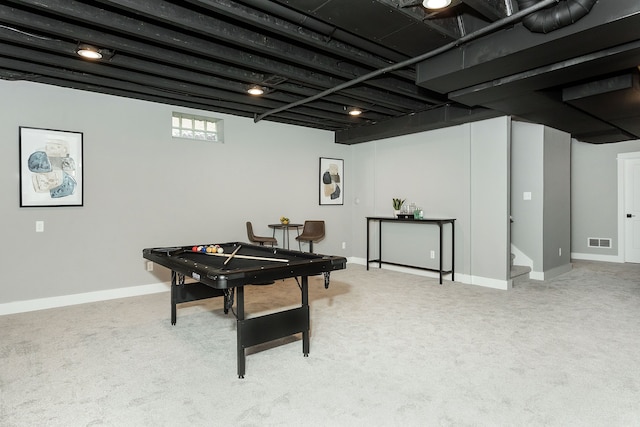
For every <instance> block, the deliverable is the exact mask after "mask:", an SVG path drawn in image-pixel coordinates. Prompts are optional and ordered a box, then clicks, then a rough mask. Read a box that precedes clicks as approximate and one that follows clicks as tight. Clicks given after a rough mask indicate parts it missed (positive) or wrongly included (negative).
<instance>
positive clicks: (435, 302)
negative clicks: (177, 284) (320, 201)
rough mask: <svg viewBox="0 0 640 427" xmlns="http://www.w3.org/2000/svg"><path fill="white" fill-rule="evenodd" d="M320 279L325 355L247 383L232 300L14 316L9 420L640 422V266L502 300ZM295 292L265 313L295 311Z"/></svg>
mask: <svg viewBox="0 0 640 427" xmlns="http://www.w3.org/2000/svg"><path fill="white" fill-rule="evenodd" d="M331 278H332V280H331V286H330V288H329V289H328V290H325V289H324V286H323V284H322V278H321V277H314V278H311V279H310V285H311V286H310V288H311V322H312V332H311V352H310V355H309V357H308V358H305V357H302V344H301V341H300V339H299V337H292V338H290V339H285V340H280V341H278V342H275V343H273V344H270V345H264V346H261V347H259V348H253V349H251V351H250V354H249V356H248V357H247V373H246V376H245V378H244V379H238V377H237V375H236V355H235V338H236V335H235V320H234V318H233V317H232V316H231V315H224V313H223V311H222V301H220V300H219V299H212V300H207V301H206V302H205V303H189V304H183V305H182V306H181V308H180V309H179V310H178V322H177V324H176V325H175V326H171V324H170V321H169V314H170V313H169V294H168V293H163V294H155V295H148V296H141V297H133V298H127V299H121V300H113V301H105V302H100V303H93V304H84V305H78V306H70V307H66V308H60V309H52V310H43V311H37V312H30V313H23V314H14V315H6V316H1V317H0V331H2V332H1V337H2V339H1V341H0V398H1V400H0V425H1V426H4V427H10V426H280V425H282V426H294V425H295V426H640V403H639V402H640V265H637V264H609V263H599V262H586V261H578V262H575V263H574V269H573V270H572V271H571V272H569V273H566V274H564V275H561V276H559V277H557V278H555V279H553V280H549V281H544V282H539V281H529V280H523V281H519V282H518V283H516V285H515V286H514V289H513V290H511V291H500V290H494V289H488V288H482V287H477V286H471V285H464V284H460V283H452V282H448V281H445V283H444V285H442V286H440V285H438V283H437V280H435V279H429V278H425V277H421V276H415V275H409V274H404V273H399V272H394V271H388V270H378V269H372V270H370V271H366V270H365V268H364V267H363V266H359V265H349V267H348V268H347V270H343V271H338V272H334V273H332V275H331ZM298 301H299V290H298V288H297V285H296V284H295V282H294V281H293V280H287V281H279V282H276V284H274V285H271V286H251V287H249V288H248V289H247V296H246V302H247V306H246V310H247V312H248V313H256V312H258V311H263V310H270V309H273V308H274V307H279V306H281V305H295V304H297V302H298Z"/></svg>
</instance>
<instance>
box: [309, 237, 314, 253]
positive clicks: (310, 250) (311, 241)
mask: <svg viewBox="0 0 640 427" xmlns="http://www.w3.org/2000/svg"><path fill="white" fill-rule="evenodd" d="M309 253H310V254H312V253H313V240H309Z"/></svg>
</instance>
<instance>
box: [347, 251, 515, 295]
mask: <svg viewBox="0 0 640 427" xmlns="http://www.w3.org/2000/svg"><path fill="white" fill-rule="evenodd" d="M347 261H348V262H351V263H354V264H360V265H364V266H366V265H367V263H366V261H365V259H364V258H357V257H352V258H349V259H348V260H347ZM371 268H372V267H369V269H371ZM375 268H378V267H377V266H376V267H375ZM382 269H384V270H392V271H399V272H401V273H407V274H415V275H416V276H424V277H431V278H434V279H439V278H440V274H438V272H435V271H428V270H420V269H418V268H409V267H400V266H397V265H390V264H384V263H383V264H382ZM446 277H449V275H446V276H445V278H446ZM455 281H456V282H460V283H465V284H467V285H477V286H484V287H486V288H493V289H503V290H507V289H511V280H497V279H489V278H486V277H477V276H469V275H467V274H462V273H458V272H456V273H455Z"/></svg>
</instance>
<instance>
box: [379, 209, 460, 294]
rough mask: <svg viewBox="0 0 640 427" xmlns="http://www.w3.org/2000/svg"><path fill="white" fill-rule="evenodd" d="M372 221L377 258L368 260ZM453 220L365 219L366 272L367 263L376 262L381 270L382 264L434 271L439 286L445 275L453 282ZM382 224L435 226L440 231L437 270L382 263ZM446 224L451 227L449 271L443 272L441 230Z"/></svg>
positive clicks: (380, 217) (387, 262)
mask: <svg viewBox="0 0 640 427" xmlns="http://www.w3.org/2000/svg"><path fill="white" fill-rule="evenodd" d="M372 221H378V258H376V259H370V258H369V243H370V240H371V239H370V228H371V227H370V223H371V222H372ZM455 221H456V220H455V218H424V219H413V218H393V217H383V216H368V217H367V270H369V263H371V262H377V263H378V268H382V264H383V263H384V264H390V265H397V266H400V267H409V268H417V269H420V270H428V271H436V272H438V273H439V274H440V284H442V276H443V275H445V274H451V280H452V281H453V280H455V278H454V275H455ZM384 222H394V223H403V224H406V223H409V224H435V225H437V226H438V228H439V229H440V249H439V250H440V253H439V268H438V269H434V268H427V267H418V266H415V265H407V264H399V263H395V262H390V261H384V260H383V259H382V223H384ZM446 224H450V225H451V270H444V267H443V262H442V246H443V240H444V238H443V228H444V226H445V225H446Z"/></svg>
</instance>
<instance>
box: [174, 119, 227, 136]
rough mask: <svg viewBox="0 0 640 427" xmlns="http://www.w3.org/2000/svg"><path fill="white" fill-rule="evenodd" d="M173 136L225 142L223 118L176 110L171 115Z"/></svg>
mask: <svg viewBox="0 0 640 427" xmlns="http://www.w3.org/2000/svg"><path fill="white" fill-rule="evenodd" d="M171 136H172V137H174V138H183V139H195V140H198V141H211V142H224V132H223V120H222V119H214V118H213V117H203V116H194V115H193V114H185V113H176V112H174V113H173V115H172V117H171Z"/></svg>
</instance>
